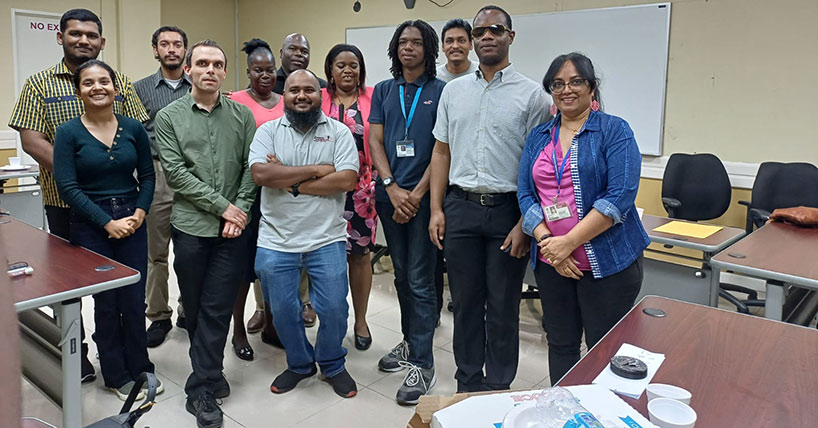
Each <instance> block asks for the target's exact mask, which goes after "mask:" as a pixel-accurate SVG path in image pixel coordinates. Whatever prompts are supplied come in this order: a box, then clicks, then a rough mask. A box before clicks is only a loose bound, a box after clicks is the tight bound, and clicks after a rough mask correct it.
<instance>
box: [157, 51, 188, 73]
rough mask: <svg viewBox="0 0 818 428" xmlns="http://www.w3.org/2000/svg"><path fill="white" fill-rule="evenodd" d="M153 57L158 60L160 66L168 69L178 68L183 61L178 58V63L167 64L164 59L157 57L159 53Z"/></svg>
mask: <svg viewBox="0 0 818 428" xmlns="http://www.w3.org/2000/svg"><path fill="white" fill-rule="evenodd" d="M154 59H156V60H157V61H159V64H160V65H161V66H162V68H165V69H168V70H178V69H179V68H180V67H181V66H182V63H183V62H184V61H181V60H180V61H179V63H178V64H168V63H166V62H165V61H163V60H162V58H161V57H159V55H154Z"/></svg>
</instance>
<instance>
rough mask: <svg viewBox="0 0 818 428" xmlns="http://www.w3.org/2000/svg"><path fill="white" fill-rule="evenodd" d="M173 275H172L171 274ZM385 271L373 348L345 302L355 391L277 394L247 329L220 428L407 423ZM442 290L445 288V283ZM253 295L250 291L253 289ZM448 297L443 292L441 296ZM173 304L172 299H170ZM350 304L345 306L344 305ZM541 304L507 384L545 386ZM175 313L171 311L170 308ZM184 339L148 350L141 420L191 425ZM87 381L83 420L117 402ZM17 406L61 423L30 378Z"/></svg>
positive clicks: (446, 360) (270, 368)
mask: <svg viewBox="0 0 818 428" xmlns="http://www.w3.org/2000/svg"><path fill="white" fill-rule="evenodd" d="M171 275H172V274H171ZM392 278H393V277H392V275H391V274H389V273H383V274H378V275H375V276H374V284H373V289H372V294H371V297H370V303H369V311H368V320H369V326H370V330H371V332H372V337H373V344H372V347H371V348H370V349H369V350H367V351H365V352H361V351H358V350H356V349H355V348H354V346H353V343H352V333H351V331H352V330H351V325H352V313H351V312H352V311H351V309H350V330H349V331H350V334H349V335H348V337H347V339H346V340H345V343H344V345H345V346H346V348H347V349H348V350H349V354H348V355H347V368H348V369H349V372H350V373H351V374H352V377H353V378H355V380H356V381H357V383H358V388H359V392H358V396H357V397H354V398H351V399H342V398H340V397H339V396H337V395H336V394H335V393H334V392H333V391H332V388H331V387H330V385H329V384H328V383H326V382H323V381H321V380H320V379H319V376H315V377H313V378H310V379H308V380H306V381H303V382H302V383H301V384H299V385H298V387H297V388H296V389H295V390H293V391H291V392H289V393H286V394H283V395H274V394H272V393H270V390H269V385H270V382H272V380H273V378H274V377H275V376H276V375H278V374H279V373H280V372H281V371H282V370H284V369H285V368H286V362H285V356H284V352H283V351H281V350H278V349H275V348H272V347H270V346H268V345H266V344H263V343H262V342H261V339H260V337H259V335H258V334H256V335H252V336H251V338H250V343H251V345H252V346H253V349H254V350H255V353H256V358H255V360H254V361H251V362H246V361H242V360H240V359H238V358H237V357H236V356H235V354H234V353H233V350H232V348H231V347H230V345H229V340H228V346H227V348H225V351H224V354H225V358H224V369H225V374H226V376H227V378H228V380H229V382H230V386H231V389H232V393H231V395H230V396H229V397H227V398H226V399H224V404H223V406H222V409H223V410H224V413H225V424H224V426H225V428H234V427H277V428H278V427H282V428H283V427H327V428H329V427H338V428H343V427H400V428H402V427H405V426H406V422H407V421H408V420H409V419H410V418H411V417H412V414H413V413H414V408H413V407H401V406H399V405H397V404H396V403H395V392H396V391H397V388H398V386H399V385H400V384H401V382H402V381H403V376H404V374H403V373H392V374H387V373H383V372H380V371H378V369H377V362H378V359H379V358H380V357H381V356H382V355H383V354H384V353H386V352H388V351H389V350H390V349H391V348H392V347H393V346H394V345H395V344H396V343H398V341H399V340H400V338H401V334H400V321H399V320H400V313H399V309H398V303H397V297H396V295H395V289H394V287H393V286H392ZM171 281H172V282H171V284H172V285H171V295H172V297H173V298H174V299H175V298H176V297H177V296H178V290H174V288H175V285H173V284H175V278H174V277H173V276H172V277H171ZM447 293H448V290H447ZM251 294H252V293H251ZM248 300H249V302H248V304H247V318H248V319H249V317H250V315H251V314H252V312H253V309H254V308H253V304H252V301H253V298H252V296H250V297H249V298H248ZM446 301H448V297H447V298H446ZM172 307H174V308H175V302H174V304H173V305H172ZM350 308H351V305H350ZM540 314H541V312H540V304H539V302H535V301H523V303H522V304H521V306H520V363H519V369H518V371H517V378H516V380H515V381H514V383H512V387H513V388H533V387H537V388H540V387H546V386H549V385H550V383H549V380H548V361H547V348H546V345H545V334H544V333H543V331H542V328H541V327H540V322H539V319H540ZM83 316H84V320H85V322H86V325H85V328H86V330H87V333H88V336H89V337H90V333H91V332H93V329H94V325H93V300H91V299H90V298H88V299H86V300H85V301H84V305H83ZM174 316H175V315H174ZM316 331H317V328H310V329H307V334H308V337H310V339H311V340H314V339H315V334H316ZM451 342H452V315H451V313H449V312H448V311H446V310H445V309H444V311H443V317H442V320H441V325H440V327H438V329H437V332H436V334H435V339H434V345H435V348H434V356H435V365H436V373H437V385H436V386H435V388H434V389H433V390H432V392H433V393H434V394H453V393H454V392H455V388H456V384H455V380H454V378H453V376H454V371H455V364H454V355H453V354H452V343H451ZM89 345H90V347H91V351H90V355H92V356H93V355H95V354H96V347H95V344H94V343H93V341H90V340H89ZM187 351H188V339H187V334H186V333H185V331H183V330H180V329H178V328H175V327H174V328H173V330H171V332H170V333H169V335H168V340H167V341H166V342H165V343H163V344H162V345H160V346H159V347H157V348H154V349H151V350H150V356H151V360H152V361H153V362H154V364H155V365H156V372H157V375H158V377H159V378H160V379H161V380H162V382H163V383H164V384H165V388H166V391H165V393H164V394H162V395H160V396H159V397H158V403H157V405H156V406H155V407H154V408H153V409H152V410H151V411H150V412H149V413H147V414H146V415H145V416H143V418H142V419H140V421H139V426H140V427H141V426H149V427H153V428H163V427H174V428H195V427H196V422H195V418H194V417H193V416H192V415H190V414H188V413H187V412H186V411H185V408H184V402H185V394H184V391H183V385H184V382H185V379H186V378H187V376H188V374H189V372H190V360H189V358H188V356H187ZM92 361H93V362H94V363H95V365H96V366H97V374H98V379H97V380H96V381H95V382H94V383H92V384H89V385H83V387H82V393H83V419H84V422H85V423H86V424H90V423H91V422H94V421H96V420H99V419H102V418H104V417H106V416H110V415H111V414H114V413H116V412H117V411H118V410H119V408H120V407H121V405H122V402H121V401H119V400H118V399H117V398H116V397H115V396H114V395H112V394H111V393H109V392H107V391H106V390H104V389H103V383H102V379H101V376H99V365H98V361H96V360H95V359H93V358H92ZM23 397H24V398H23V401H24V402H23V411H24V415H26V416H36V417H39V418H41V419H43V420H45V421H47V422H50V423H53V424H55V425H58V426H59V422H60V420H61V414H60V411H59V409H58V408H56V407H55V406H54V405H53V404H51V403H50V402H48V401H47V400H46V399H45V398H43V397H42V395H40V393H39V392H38V391H37V390H35V389H34V388H33V387H32V386H31V385H29V384H27V383H26V382H25V381H24V382H23Z"/></svg>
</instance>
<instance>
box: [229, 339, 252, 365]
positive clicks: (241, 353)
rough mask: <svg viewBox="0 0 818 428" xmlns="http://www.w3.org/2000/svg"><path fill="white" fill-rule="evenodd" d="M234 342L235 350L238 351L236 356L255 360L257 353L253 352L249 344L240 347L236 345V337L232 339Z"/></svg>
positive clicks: (245, 359) (246, 359)
mask: <svg viewBox="0 0 818 428" xmlns="http://www.w3.org/2000/svg"><path fill="white" fill-rule="evenodd" d="M230 342H231V343H232V344H233V352H235V353H236V356H237V357H239V358H240V359H242V360H244V361H253V359H254V358H255V353H254V352H253V348H252V347H251V346H250V345H249V344H248V345H247V346H244V347H241V348H239V347H238V346H236V338H233V339H232V340H231V341H230Z"/></svg>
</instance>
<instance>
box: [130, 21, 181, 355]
mask: <svg viewBox="0 0 818 428" xmlns="http://www.w3.org/2000/svg"><path fill="white" fill-rule="evenodd" d="M151 44H152V45H153V56H154V57H155V58H156V59H157V60H158V61H159V70H158V71H157V72H156V73H154V74H151V75H150V76H148V77H145V78H144V79H141V80H139V81H138V82H136V83H134V88H135V89H136V93H137V95H139V99H140V100H142V104H144V105H145V110H147V111H148V116H150V120H148V121H147V122H145V130H146V131H148V136H149V137H150V145H151V154H152V155H153V168H154V169H155V170H156V188H155V189H154V190H153V202H152V203H151V209H150V212H149V214H148V216H147V217H146V219H145V220H146V223H147V225H148V278H147V282H146V283H145V302H146V303H147V305H148V308H147V310H146V312H145V316H146V317H148V319H149V320H151V325H150V327H148V331H147V336H148V347H149V348H153V347H155V346H159V345H161V344H162V342H164V341H165V336H167V334H168V332H169V331H170V329H171V328H172V324H171V321H170V317H171V315H173V309H171V307H170V305H168V255H169V250H168V246H169V245H170V211H171V208H172V207H173V191H172V190H170V187H169V186H168V182H167V180H166V179H165V173H164V170H163V169H162V164H161V163H160V162H159V155H158V154H157V153H156V134H155V132H154V119H155V118H156V113H159V110H162V109H163V108H165V106H167V105H168V104H170V103H172V102H174V101H176V100H177V99H179V98H181V97H182V95H185V94H187V93H188V92H190V86H191V83H190V78H189V77H188V76H187V75H186V74H185V72H184V69H183V67H182V65H183V64H182V62H183V61H184V59H185V54H186V53H187V34H185V32H184V31H182V30H181V29H180V28H177V27H169V26H163V27H160V28H159V29H157V30H156V31H155V32H154V33H153V38H152V39H151ZM177 311H178V312H177V317H176V325H177V326H179V327H181V328H184V326H185V311H184V308H183V307H182V302H181V300H180V301H179V305H178V307H177Z"/></svg>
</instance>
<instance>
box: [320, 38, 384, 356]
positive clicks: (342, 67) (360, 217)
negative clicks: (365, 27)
mask: <svg viewBox="0 0 818 428" xmlns="http://www.w3.org/2000/svg"><path fill="white" fill-rule="evenodd" d="M324 72H325V73H326V75H327V82H329V85H328V87H327V88H325V89H322V90H321V97H322V100H321V101H322V102H321V110H323V111H324V114H326V115H327V116H329V117H331V118H333V119H335V120H338V121H341V122H343V123H344V124H345V125H347V126H348V127H349V130H350V131H352V136H353V137H355V143H356V144H357V145H358V160H359V164H360V168H359V170H358V184H357V185H356V186H355V190H354V191H352V192H349V193H347V200H346V208H345V210H344V218H346V219H347V263H348V264H349V286H350V287H349V288H350V292H351V294H352V307H353V308H354V310H355V326H354V332H355V348H356V349H359V350H361V351H364V350H366V349H369V346H370V345H372V335H371V334H370V333H369V326H368V325H367V323H366V308H367V306H368V304H369V292H370V290H371V289H372V264H371V263H370V252H371V250H372V249H373V248H374V246H375V226H376V225H377V224H378V214H377V213H376V212H375V178H376V177H377V172H376V171H375V169H374V168H372V156H371V155H370V154H369V144H366V143H365V142H367V141H369V120H368V119H369V108H370V105H371V103H372V87H367V86H365V85H364V78H365V77H366V65H364V57H363V54H362V53H361V51H360V50H359V49H358V48H357V47H355V46H352V45H345V44H339V45H335V46H334V47H333V48H332V49H330V51H329V53H328V54H327V58H326V60H325V61H324Z"/></svg>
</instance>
